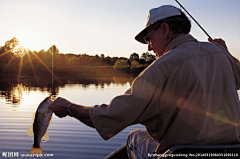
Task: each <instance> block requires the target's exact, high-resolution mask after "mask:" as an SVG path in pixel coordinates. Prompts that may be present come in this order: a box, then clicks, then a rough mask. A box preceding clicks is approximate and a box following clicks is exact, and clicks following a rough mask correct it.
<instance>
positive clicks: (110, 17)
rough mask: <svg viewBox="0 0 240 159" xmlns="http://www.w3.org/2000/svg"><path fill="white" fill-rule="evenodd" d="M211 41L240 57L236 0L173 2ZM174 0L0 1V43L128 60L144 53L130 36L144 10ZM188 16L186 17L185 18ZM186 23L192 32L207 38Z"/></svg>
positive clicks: (239, 15) (141, 25)
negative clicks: (217, 40) (13, 42)
mask: <svg viewBox="0 0 240 159" xmlns="http://www.w3.org/2000/svg"><path fill="white" fill-rule="evenodd" d="M178 1H179V2H180V3H181V4H182V5H183V6H184V7H185V8H186V9H187V10H188V12H190V13H191V14H192V16H193V17H194V18H195V19H196V20H197V21H198V22H199V23H200V24H201V25H202V27H203V28H204V29H205V30H206V31H207V32H208V34H210V36H211V37H213V38H222V39H224V40H225V41H226V43H227V46H228V49H229V51H230V52H231V53H232V54H233V55H234V56H235V57H237V58H240V43H239V42H240V9H239V8H240V1H239V0H178ZM161 5H174V6H176V7H178V8H180V6H179V5H178V4H177V3H176V2H175V0H0V22H1V25H0V35H1V36H0V45H1V46H3V45H4V44H5V42H6V41H8V40H10V39H12V38H13V37H16V38H17V39H19V41H20V44H21V45H22V46H24V47H27V48H29V49H30V50H35V51H39V50H41V49H44V50H47V49H49V48H50V47H51V46H52V45H56V46H57V48H58V49H59V51H60V53H74V54H85V53H86V54H88V55H96V54H98V55H101V54H104V55H105V56H110V57H114V56H118V57H128V58H129V56H130V54H132V53H138V54H139V55H141V54H142V53H143V52H147V45H144V44H141V43H139V42H137V41H136V40H135V39H134V38H135V36H136V35H137V34H138V33H139V32H140V31H141V30H142V29H143V28H144V27H145V24H146V19H147V15H148V11H149V10H150V9H152V8H157V7H159V6H161ZM188 17H189V16H188ZM191 21H192V30H191V32H190V34H192V35H193V36H194V37H195V38H197V39H198V40H200V41H207V36H206V35H205V34H204V33H203V31H202V30H201V29H200V28H199V27H198V26H197V25H196V24H195V22H194V21H193V20H191Z"/></svg>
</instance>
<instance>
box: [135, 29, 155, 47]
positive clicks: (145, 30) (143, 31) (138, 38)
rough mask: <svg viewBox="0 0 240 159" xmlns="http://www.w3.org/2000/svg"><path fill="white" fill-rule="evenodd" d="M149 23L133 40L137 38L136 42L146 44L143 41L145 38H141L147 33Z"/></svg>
mask: <svg viewBox="0 0 240 159" xmlns="http://www.w3.org/2000/svg"><path fill="white" fill-rule="evenodd" d="M150 26H151V25H149V26H147V27H146V28H144V29H143V30H142V31H141V32H140V33H139V34H138V35H137V36H136V37H135V40H137V41H138V42H140V43H142V44H147V43H146V42H145V40H144V39H143V38H144V37H145V36H146V35H147V31H148V29H149V27H150Z"/></svg>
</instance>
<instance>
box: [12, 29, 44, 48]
mask: <svg viewBox="0 0 240 159" xmlns="http://www.w3.org/2000/svg"><path fill="white" fill-rule="evenodd" d="M16 38H17V39H19V45H20V46H22V47H24V48H28V49H29V50H32V51H33V50H35V51H37V50H38V49H39V42H38V36H37V34H36V33H33V32H31V31H30V30H29V31H27V30H25V31H21V32H18V34H17V35H16Z"/></svg>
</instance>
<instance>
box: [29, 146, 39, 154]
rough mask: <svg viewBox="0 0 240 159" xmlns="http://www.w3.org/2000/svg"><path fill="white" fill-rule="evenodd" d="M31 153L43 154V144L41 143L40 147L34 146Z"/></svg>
mask: <svg viewBox="0 0 240 159" xmlns="http://www.w3.org/2000/svg"><path fill="white" fill-rule="evenodd" d="M31 154H32V155H34V154H42V147H41V145H40V147H39V148H35V147H34V146H32V149H31Z"/></svg>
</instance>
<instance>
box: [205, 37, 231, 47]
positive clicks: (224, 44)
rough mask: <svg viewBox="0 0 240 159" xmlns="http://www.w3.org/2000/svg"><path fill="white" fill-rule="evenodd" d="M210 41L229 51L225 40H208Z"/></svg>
mask: <svg viewBox="0 0 240 159" xmlns="http://www.w3.org/2000/svg"><path fill="white" fill-rule="evenodd" d="M208 41H209V42H216V43H218V44H219V45H221V46H223V47H224V48H225V49H227V45H226V43H225V41H224V40H223V39H221V38H219V39H214V40H213V39H211V38H208Z"/></svg>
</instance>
